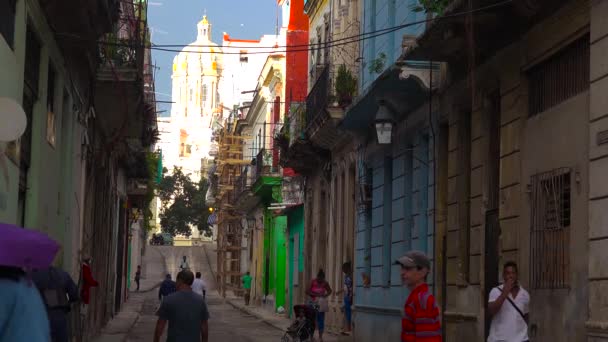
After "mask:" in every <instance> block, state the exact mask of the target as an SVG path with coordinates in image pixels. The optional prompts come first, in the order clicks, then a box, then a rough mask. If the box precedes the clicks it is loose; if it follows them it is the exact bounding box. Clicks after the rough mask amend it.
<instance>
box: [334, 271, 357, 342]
mask: <svg viewBox="0 0 608 342" xmlns="http://www.w3.org/2000/svg"><path fill="white" fill-rule="evenodd" d="M342 272H343V273H344V287H343V288H342V290H340V291H338V292H336V294H337V295H340V294H344V327H343V329H342V335H348V334H350V332H351V322H352V305H353V277H352V274H353V273H352V265H351V263H350V262H345V263H344V264H342Z"/></svg>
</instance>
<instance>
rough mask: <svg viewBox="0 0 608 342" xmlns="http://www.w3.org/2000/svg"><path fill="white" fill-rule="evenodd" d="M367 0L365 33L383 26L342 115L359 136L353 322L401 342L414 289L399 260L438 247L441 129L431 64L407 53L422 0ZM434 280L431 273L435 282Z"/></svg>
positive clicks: (361, 334) (366, 333)
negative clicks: (383, 137) (382, 109)
mask: <svg viewBox="0 0 608 342" xmlns="http://www.w3.org/2000/svg"><path fill="white" fill-rule="evenodd" d="M363 2H364V6H362V7H363V13H362V18H363V20H362V28H361V30H362V33H367V32H378V33H376V34H373V36H376V37H374V38H370V39H365V40H363V41H362V42H361V44H362V49H361V51H362V56H363V59H364V62H363V63H362V65H361V70H360V89H359V94H361V95H360V96H359V97H358V98H357V100H356V101H355V103H354V104H353V105H352V106H351V107H350V108H349V110H348V111H347V113H346V116H345V118H344V120H343V122H342V128H344V129H347V130H350V131H352V132H354V133H355V136H356V137H359V147H358V161H357V165H358V167H357V169H358V170H357V174H358V183H359V184H358V189H359V191H358V196H357V208H358V211H357V224H356V227H355V230H356V234H355V236H356V245H355V249H356V250H355V279H356V281H355V286H356V287H355V297H354V312H355V315H354V329H355V334H356V336H357V339H358V340H360V341H372V340H375V339H377V338H378V337H379V336H382V340H386V341H398V340H399V338H400V333H401V316H402V314H401V312H402V308H403V304H404V303H405V300H406V299H407V296H408V295H409V292H408V290H407V288H405V287H403V286H402V283H401V275H400V268H399V266H397V265H393V264H394V261H395V260H396V259H397V258H398V257H400V256H401V255H403V254H404V253H406V252H407V251H410V250H420V251H423V252H425V253H427V255H429V257H430V258H431V259H433V260H434V253H435V249H434V243H435V241H434V238H433V237H434V211H433V209H434V194H435V191H434V167H433V156H434V153H433V140H434V139H433V137H434V134H433V130H432V129H431V125H430V116H429V115H428V110H426V109H425V110H420V109H418V107H420V105H422V103H423V102H425V100H426V99H427V98H428V88H425V84H427V85H428V80H426V81H425V80H421V79H420V75H426V74H427V73H428V71H429V69H428V66H429V64H428V63H427V62H409V61H403V60H401V59H400V57H401V54H402V49H403V42H404V40H408V39H409V40H414V39H415V38H416V37H417V36H418V35H419V34H421V33H422V32H423V31H424V28H425V24H424V23H421V24H416V25H407V24H410V23H415V22H420V21H424V19H425V18H426V14H424V13H419V12H414V11H413V10H412V8H413V7H414V6H416V5H417V4H418V1H417V0H408V1H396V0H364V1H363ZM400 26H403V27H402V28H400V29H398V30H397V29H396V28H397V27H400ZM392 28H395V30H394V31H393V32H391V31H392ZM381 32H384V33H383V34H380V33H381ZM397 61H399V63H397V64H396V63H395V62H397ZM408 74H409V75H408ZM404 75H406V76H407V77H404ZM409 76H413V77H409ZM429 79H430V78H429ZM380 101H382V102H384V103H385V104H386V105H387V106H388V107H389V108H390V110H391V111H392V112H394V116H395V127H394V129H393V136H392V142H391V144H388V145H379V144H377V142H376V132H375V129H374V119H375V115H376V113H377V111H378V109H379V103H380ZM433 279H434V276H433V274H431V275H430V276H429V279H428V280H429V284H430V285H431V287H433Z"/></svg>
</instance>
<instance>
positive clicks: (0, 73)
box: [0, 0, 82, 268]
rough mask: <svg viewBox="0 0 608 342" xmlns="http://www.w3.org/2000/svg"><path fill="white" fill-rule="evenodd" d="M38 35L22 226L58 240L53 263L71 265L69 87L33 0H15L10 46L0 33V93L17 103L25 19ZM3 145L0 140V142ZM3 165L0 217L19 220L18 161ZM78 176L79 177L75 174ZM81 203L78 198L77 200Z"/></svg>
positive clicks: (73, 164) (73, 163) (72, 127)
mask: <svg viewBox="0 0 608 342" xmlns="http://www.w3.org/2000/svg"><path fill="white" fill-rule="evenodd" d="M28 22H29V23H31V29H32V30H33V31H34V32H35V34H36V35H37V37H38V39H39V41H40V46H41V50H40V64H39V68H40V69H39V80H38V88H37V97H36V100H35V102H34V107H33V112H32V118H33V120H32V122H28V125H30V127H31V128H32V150H31V161H30V169H29V172H28V183H27V187H28V190H27V192H26V214H25V224H24V225H25V226H26V227H28V228H32V229H37V230H41V231H44V232H46V233H48V234H49V235H50V236H51V237H53V238H54V239H56V240H57V241H58V242H60V243H61V245H62V247H63V248H62V250H61V251H60V253H59V256H58V258H57V260H56V261H57V264H58V265H63V266H64V267H66V266H68V268H73V267H71V266H74V265H71V264H72V262H71V261H66V262H64V260H71V259H72V258H73V257H64V255H67V256H73V255H75V254H77V252H78V248H79V247H78V246H72V241H73V240H77V239H76V238H74V237H73V236H72V235H71V234H73V233H74V231H75V230H77V227H78V225H79V220H80V218H79V217H73V216H74V215H73V210H72V209H73V207H75V206H76V205H77V204H76V203H75V197H76V196H75V191H77V190H78V189H79V188H80V186H79V184H76V183H75V182H76V181H75V179H76V177H75V175H74V174H73V170H75V169H78V167H77V165H80V162H81V161H80V158H76V157H74V143H73V142H74V140H78V141H79V140H80V137H77V136H75V132H76V130H77V125H78V123H77V122H76V114H75V113H74V112H73V111H72V104H73V99H74V96H75V95H74V94H75V92H74V91H73V89H72V84H71V82H69V81H68V73H67V71H66V69H65V66H66V62H65V60H64V59H63V56H62V54H61V51H60V49H59V47H58V46H57V42H56V41H55V37H54V36H53V30H52V29H51V28H50V27H49V26H48V24H47V21H46V18H45V17H44V15H43V13H42V11H41V9H40V7H39V5H38V2H37V1H24V0H19V1H17V5H16V14H15V34H14V44H13V47H12V48H11V47H10V46H9V45H8V44H7V42H6V40H5V39H4V37H3V36H2V35H0V97H9V98H12V99H14V100H15V101H17V102H18V103H20V104H22V103H23V90H24V70H25V62H24V60H25V54H26V51H25V50H26V48H25V47H26V41H25V37H26V32H27V25H28V24H27V23H28ZM49 65H52V67H53V69H54V70H55V75H56V77H55V91H54V93H53V94H49V91H48V90H49V89H48V75H49ZM49 96H52V97H53V98H54V103H55V110H54V113H55V125H54V127H55V144H54V145H51V144H50V143H49V142H48V141H47V134H46V133H47V105H46V104H47V99H48V98H49ZM2 147H4V146H2ZM5 162H6V166H7V169H8V178H9V180H8V186H7V184H6V182H5V181H4V173H3V171H2V170H1V168H0V222H7V223H13V224H20V223H21V222H20V221H21V218H20V217H19V215H18V194H19V165H18V161H17V162H14V161H12V160H10V159H8V158H5ZM78 178H79V177H78ZM81 205H82V203H81Z"/></svg>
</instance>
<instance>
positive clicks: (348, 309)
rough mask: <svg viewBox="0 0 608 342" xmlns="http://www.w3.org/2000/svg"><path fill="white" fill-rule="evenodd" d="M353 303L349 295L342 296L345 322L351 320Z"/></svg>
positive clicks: (348, 322)
mask: <svg viewBox="0 0 608 342" xmlns="http://www.w3.org/2000/svg"><path fill="white" fill-rule="evenodd" d="M352 306H353V303H352V301H351V299H350V297H349V296H346V297H344V316H345V317H346V323H347V324H349V325H350V323H351V322H352V315H353V310H352Z"/></svg>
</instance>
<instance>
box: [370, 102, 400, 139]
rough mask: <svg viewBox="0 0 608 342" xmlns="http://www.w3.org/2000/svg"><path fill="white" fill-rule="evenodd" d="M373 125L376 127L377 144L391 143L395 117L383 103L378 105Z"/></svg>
mask: <svg viewBox="0 0 608 342" xmlns="http://www.w3.org/2000/svg"><path fill="white" fill-rule="evenodd" d="M374 124H375V126H376V135H377V136H378V144H381V145H387V144H390V143H391V142H392V135H393V126H394V125H395V117H394V115H393V112H392V111H391V110H390V108H388V107H387V105H386V103H385V102H384V101H380V102H379V103H378V112H377V113H376V119H375V120H374Z"/></svg>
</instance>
